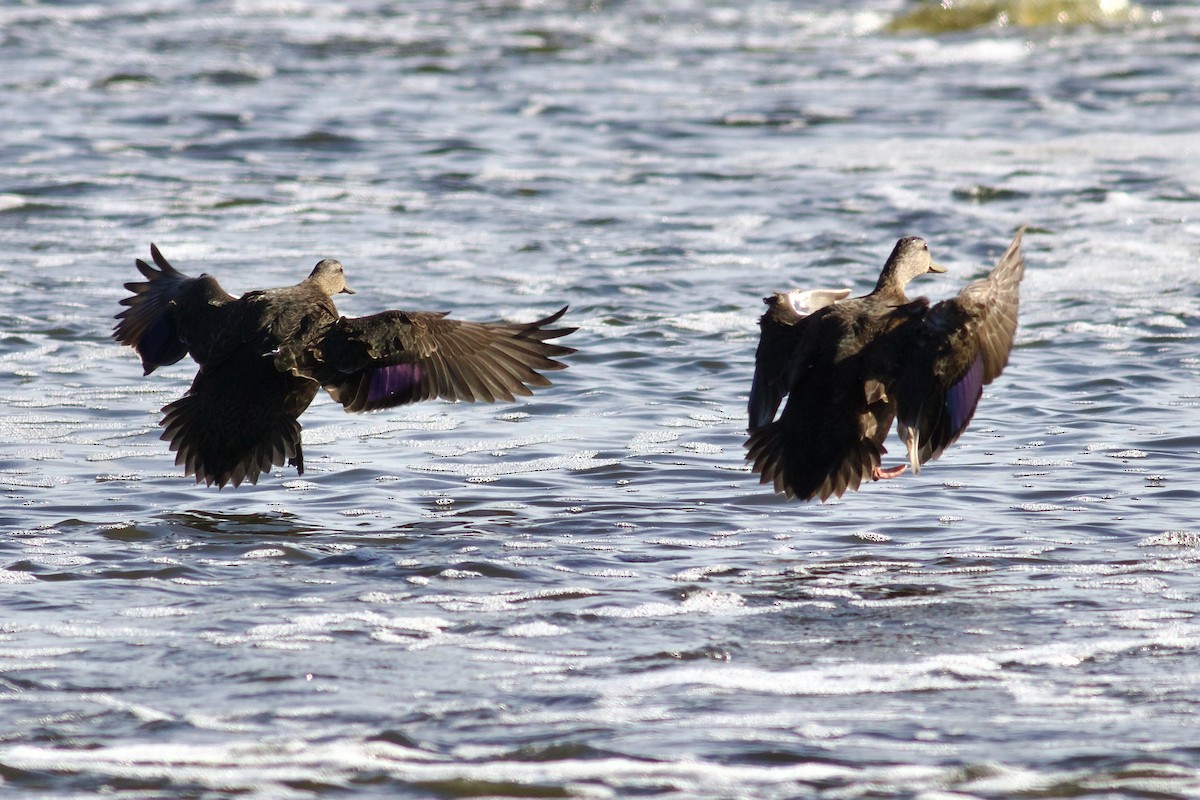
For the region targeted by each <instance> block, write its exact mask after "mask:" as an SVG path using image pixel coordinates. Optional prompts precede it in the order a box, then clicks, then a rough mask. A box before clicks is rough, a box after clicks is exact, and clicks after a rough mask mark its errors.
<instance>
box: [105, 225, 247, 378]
mask: <svg viewBox="0 0 1200 800" xmlns="http://www.w3.org/2000/svg"><path fill="white" fill-rule="evenodd" d="M150 256H151V258H152V259H153V260H154V266H152V265H150V264H147V263H146V262H145V261H142V260H141V259H140V258H139V259H138V260H137V262H136V263H137V268H138V271H139V272H141V273H142V275H143V276H144V277H145V278H146V280H145V281H139V282H130V283H127V284H125V288H126V289H128V290H129V291H131V292H133V295H132V296H131V297H126V298H124V299H122V300H121V305H123V306H128V308H126V309H125V310H124V311H122V312H121V313H119V314H117V325H116V327H115V328H114V329H113V338H114V339H116V340H117V341H118V342H120V343H121V344H125V345H129V346H130V347H132V348H134V349H135V350H137V352H138V355H140V356H141V358H142V367H143V369H144V370H145V374H146V375H149V374H150V373H151V372H153V371H154V370H155V369H156V368H157V367H162V366H166V365H168V364H174V363H175V362H176V361H179V359H181V358H183V357H184V356H185V355H187V353H188V347H189V345H188V338H189V336H188V330H187V328H188V325H187V320H188V318H189V317H194V316H196V315H202V314H206V313H210V312H213V311H216V309H218V308H220V307H221V306H224V305H226V304H228V303H231V302H233V300H234V298H233V296H232V295H230V294H229V293H228V292H226V291H225V290H224V289H222V288H221V285H220V284H219V283H217V280H216V279H215V278H213V277H211V276H209V275H201V276H200V277H198V278H190V277H188V276H187V275H184V274H183V273H182V272H180V271H179V270H177V269H175V268H174V267H173V266H171V264H170V263H169V262H168V261H167V260H166V259H165V258H163V254H162V253H161V252H159V250H158V248H157V247H155V246H154V245H153V244H152V245H150ZM155 266H157V269H155Z"/></svg>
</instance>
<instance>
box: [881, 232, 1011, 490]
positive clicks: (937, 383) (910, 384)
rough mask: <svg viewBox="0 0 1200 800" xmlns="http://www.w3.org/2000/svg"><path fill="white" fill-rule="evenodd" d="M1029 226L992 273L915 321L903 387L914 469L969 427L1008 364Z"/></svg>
mask: <svg viewBox="0 0 1200 800" xmlns="http://www.w3.org/2000/svg"><path fill="white" fill-rule="evenodd" d="M1024 232H1025V228H1024V226H1022V227H1021V228H1020V230H1018V231H1017V233H1016V236H1014V237H1013V240H1012V243H1011V244H1010V245H1009V246H1008V249H1007V250H1006V251H1005V252H1004V255H1003V256H1001V258H1000V261H999V263H998V264H997V265H996V268H995V269H993V270H992V271H991V273H990V274H989V275H988V276H987V277H985V278H982V279H980V280H977V281H975V282H973V283H970V284H968V285H967V286H966V287H964V288H963V290H962V291H961V292H959V293H958V295H957V296H956V297H953V298H951V299H949V300H943V301H942V302H940V303H937V304H935V305H934V306H933V307H932V308H930V309H929V311H928V313H926V314H925V315H923V316H921V317H919V318H914V319H913V321H912V323H911V324H912V326H914V329H913V332H912V335H913V337H914V345H913V348H912V350H911V353H912V355H911V357H910V358H909V360H908V362H907V364H906V365H905V367H904V369H903V371H902V372H901V374H900V377H899V379H898V382H897V385H896V406H897V408H896V413H897V417H898V419H899V422H900V436H901V438H902V439H903V440H904V441H905V444H906V446H907V447H908V454H909V461H910V463H911V465H912V468H913V471H914V472H917V471H919V469H920V465H921V464H924V463H925V462H927V461H929V460H931V459H935V458H937V457H938V456H939V455H941V454H942V451H944V450H945V449H946V448H947V447H948V446H949V445H950V444H952V443H953V442H954V440H955V439H957V438H958V437H959V435H960V434H961V433H962V432H963V431H964V430H966V428H967V425H968V423H970V421H971V418H972V417H973V416H974V414H975V409H976V407H977V406H978V404H979V398H980V397H981V396H982V394H983V387H984V386H986V385H987V384H989V383H991V382H992V381H993V380H995V379H996V378H997V377H998V376H999V375H1000V373H1001V372H1002V371H1003V370H1004V367H1005V365H1007V364H1008V356H1009V353H1010V352H1011V351H1012V346H1013V337H1014V336H1015V335H1016V331H1017V307H1018V305H1019V301H1020V296H1019V294H1020V285H1021V279H1022V278H1023V277H1024V276H1025V259H1024V256H1022V255H1021V238H1022V236H1023V235H1024Z"/></svg>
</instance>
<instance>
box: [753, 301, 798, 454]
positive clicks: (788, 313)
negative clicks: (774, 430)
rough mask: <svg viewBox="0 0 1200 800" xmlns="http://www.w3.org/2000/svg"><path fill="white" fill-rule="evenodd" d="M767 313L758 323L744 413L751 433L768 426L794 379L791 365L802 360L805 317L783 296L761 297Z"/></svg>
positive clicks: (764, 313)
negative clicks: (802, 323) (748, 393)
mask: <svg viewBox="0 0 1200 800" xmlns="http://www.w3.org/2000/svg"><path fill="white" fill-rule="evenodd" d="M763 302H764V303H766V304H767V310H766V311H765V312H763V315H762V316H761V317H760V318H759V320H758V331H759V332H758V348H757V349H756V350H755V351H754V381H753V383H751V385H750V399H749V401H748V403H747V408H746V410H747V413H748V415H749V417H750V431H751V433H753V432H754V431H756V430H758V429H759V428H762V427H763V426H765V425H767V424H769V423H770V422H771V420H773V419H775V412H776V411H778V410H779V404H780V402H782V401H783V397H784V395H786V394H787V393H788V391H789V390H790V389H791V386H792V383H793V382H794V380H795V376H794V374H793V373H794V369H793V365H794V364H796V363H797V362H802V361H804V360H805V357H806V354H805V352H804V344H805V338H804V333H805V331H806V330H808V329H807V328H805V327H804V326H803V325H800V324H799V323H800V322H801V321H802V320H803V319H805V318H806V317H805V316H804V315H802V314H800V313H799V312H797V310H796V309H795V307H794V306H793V305H792V303H791V302H790V301H789V299H788V296H787V295H786V294H785V293H782V292H780V293H777V294H774V295H772V296H771V297H764V298H763Z"/></svg>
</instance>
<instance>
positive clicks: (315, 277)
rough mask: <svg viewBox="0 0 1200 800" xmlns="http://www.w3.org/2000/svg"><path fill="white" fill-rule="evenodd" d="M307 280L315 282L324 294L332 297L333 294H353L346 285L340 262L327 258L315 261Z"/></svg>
mask: <svg viewBox="0 0 1200 800" xmlns="http://www.w3.org/2000/svg"><path fill="white" fill-rule="evenodd" d="M308 280H309V281H311V282H312V283H314V284H316V285H317V287H318V288H319V289H320V290H321V291H323V292H324V293H325V294H327V295H329V296H330V297H332V296H333V295H335V294H339V293H341V294H354V290H353V289H351V288H350V287H349V286H347V285H346V273H345V270H343V269H342V262H340V261H336V260H334V259H332V258H327V259H325V260H323V261H319V262H317V265H316V266H315V267H313V271H312V272H310V273H309V275H308Z"/></svg>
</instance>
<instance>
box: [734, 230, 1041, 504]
mask: <svg viewBox="0 0 1200 800" xmlns="http://www.w3.org/2000/svg"><path fill="white" fill-rule="evenodd" d="M1024 231H1025V229H1024V228H1023V227H1022V228H1021V229H1020V230H1018V231H1017V234H1016V236H1015V237H1014V238H1013V241H1012V244H1010V245H1009V247H1008V250H1007V251H1006V252H1005V253H1004V255H1003V256H1002V257H1001V259H1000V262H999V264H998V265H997V266H996V268H995V269H993V270H992V272H991V273H990V274H989V275H988V276H987V277H985V278H982V279H981V280H978V281H975V282H974V283H971V284H969V285H967V286H966V287H965V288H964V289H963V290H962V291H961V292H959V293H958V295H957V296H956V297H953V298H951V299H949V300H943V301H941V302H939V303H936V304H934V305H932V306H931V305H930V303H929V300H927V299H926V298H924V297H920V298H917V299H916V300H912V301H910V300H909V299H908V297H907V296H906V295H905V293H904V287H905V286H906V285H907V284H908V282H909V281H910V280H912V279H913V278H915V277H917V276H919V275H923V274H925V273H927V272H944V271H945V270H944V269H942V268H941V267H939V266H938V265H936V264H934V263H933V261H932V260H931V259H930V256H929V248H928V246H927V245H926V244H925V242H924V241H923V240H921V239H919V238H917V237H907V238H904V239H901V240H900V241H898V242H897V243H896V247H895V249H894V250H893V251H892V254H891V256H890V257H889V258H888V260H887V263H886V264H885V265H884V267H883V272H882V273H881V274H880V276H879V281H878V283H876V285H875V289H874V290H873V291H872V292H871V293H870V294H867V295H864V296H862V297H856V298H853V299H851V300H846V301H844V302H834V300H830V302H829V303H828V304H826V305H823V306H822V307H820V308H817V309H816V310H815V311H813V313H811V314H808V315H805V314H803V313H801V312H800V311H799V310H798V309H797V308H796V307H795V303H794V302H792V299H791V298H792V296H793V295H794V294H795V293H793V294H792V295H787V294H778V295H775V296H774V297H769V298H766V299H765V301H764V302H766V303H767V304H768V306H770V308H768V310H767V312H766V313H765V314H763V316H762V318H761V320H760V321H759V325H760V328H761V335H760V338H759V345H758V351H757V353H756V355H755V370H754V384H753V386H752V388H751V390H750V402H749V409H748V410H749V416H750V438H749V439H748V440H747V442H746V447H747V448H748V453H747V455H746V458H747V460H748V461H750V462H751V464H752V465H753V470H754V472H757V473H759V475H760V476H761V482H762V483H770V484H772V485H773V486H774V487H775V491H777V492H783V493H785V494H786V495H787V496H788V497H789V498H792V497H799V498H801V499H803V500H809V499H812V498H814V497H817V498H820V499H821V500H827V499H828V498H830V497H840V496H841V495H842V494H843V493H844V492H845V491H846V490H847V489H857V488H858V487H859V485H860V484H861V483H862V481H863V480H865V479H868V478H871V479H879V478H894V477H896V476H898V475H899V474H900V473H901V472H903V471H904V467H903V466H901V467H895V468H892V469H883V468H882V466H881V460H882V456H883V454H884V453H885V452H886V450H885V448H884V446H883V441H884V439H885V438H886V437H887V434H888V431H889V430H890V429H891V427H892V421H893V420H894V419H895V420H898V426H897V429H898V431H899V433H900V438H901V440H902V441H903V442H904V445H905V448H906V449H907V451H908V461H909V464H910V465H911V466H912V468H913V472H920V468H921V465H922V464H924V463H925V462H927V461H929V460H931V459H934V458H937V457H938V456H939V455H941V454H942V451H943V450H945V449H946V448H947V447H948V446H949V445H950V444H951V443H953V442H954V440H955V439H957V438H958V436H959V434H961V433H962V432H963V431H964V430H965V429H966V427H967V424H968V423H969V422H970V421H971V417H972V416H973V415H974V414H975V408H976V405H977V404H978V402H979V398H980V396H981V395H982V393H983V387H984V386H985V385H987V384H989V383H991V382H992V381H993V380H995V378H996V377H997V376H998V375H999V374H1000V372H1001V370H1003V369H1004V366H1005V364H1007V363H1008V355H1009V351H1010V350H1011V349H1012V344H1013V336H1014V335H1015V333H1016V330H1017V306H1018V301H1019V297H1018V292H1019V287H1020V283H1021V279H1022V278H1023V277H1024V275H1025V261H1024V258H1023V257H1022V255H1021V237H1022V235H1023V234H1024ZM835 299H836V298H835ZM785 395H787V397H788V400H787V404H786V405H785V406H784V409H783V413H782V414H781V415H780V416H779V418H778V419H775V412H776V410H777V409H778V408H779V404H780V402H781V401H782V400H783V397H784V396H785Z"/></svg>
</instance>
